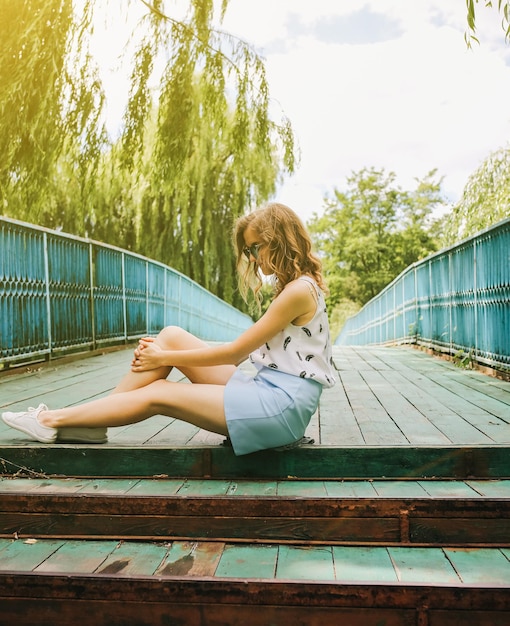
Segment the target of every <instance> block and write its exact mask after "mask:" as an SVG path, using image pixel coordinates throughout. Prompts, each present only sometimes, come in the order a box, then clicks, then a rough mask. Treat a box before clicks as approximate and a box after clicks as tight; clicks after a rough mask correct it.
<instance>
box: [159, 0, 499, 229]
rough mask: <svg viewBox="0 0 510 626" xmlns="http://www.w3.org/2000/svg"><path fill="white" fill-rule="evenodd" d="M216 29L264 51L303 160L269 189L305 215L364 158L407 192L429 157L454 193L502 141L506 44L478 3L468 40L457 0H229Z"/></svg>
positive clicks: (451, 197)
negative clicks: (472, 36)
mask: <svg viewBox="0 0 510 626" xmlns="http://www.w3.org/2000/svg"><path fill="white" fill-rule="evenodd" d="M171 4H172V3H171V2H170V3H169V6H170V5H171ZM221 28H222V30H225V31H227V32H229V33H231V34H233V35H236V36H238V37H240V38H242V39H244V40H245V41H247V42H249V43H250V44H251V45H252V46H253V47H254V48H255V50H256V51H257V52H258V53H259V54H260V55H261V56H262V57H263V59H264V61H265V67H266V71H267V78H268V82H269V93H270V95H271V111H272V116H273V119H275V121H276V120H278V119H279V118H280V117H281V116H282V115H285V116H287V117H288V118H289V119H290V121H291V124H292V127H293V130H294V133H295V136H296V139H297V144H298V146H299V152H300V163H299V166H298V169H297V171H296V173H295V174H294V175H293V176H292V177H287V178H286V180H285V182H284V184H283V185H282V186H281V188H280V189H279V190H278V193H277V195H276V198H275V199H276V200H278V201H280V202H283V203H285V204H288V205H289V206H291V207H292V208H293V209H294V210H296V212H297V213H298V214H299V215H300V216H301V217H302V219H303V220H304V221H307V220H308V219H310V218H311V217H312V216H313V214H314V213H317V214H319V215H320V214H321V213H322V211H323V208H324V198H325V197H326V196H332V195H333V191H334V189H335V188H336V189H339V190H345V189H346V188H347V178H348V177H349V176H351V175H352V173H353V172H357V171H359V170H361V169H363V168H365V167H367V168H370V167H374V168H376V169H382V170H384V171H385V172H386V173H390V172H394V173H395V175H396V182H397V184H398V185H399V186H401V187H402V189H405V190H409V191H410V190H413V189H414V188H415V187H416V179H422V178H424V177H425V176H426V175H427V174H428V172H429V171H431V170H432V169H436V168H437V171H438V177H443V183H442V191H443V195H444V196H445V198H446V200H447V203H448V204H449V205H452V204H455V203H456V202H457V201H458V200H459V199H460V197H461V195H462V190H463V188H464V186H465V184H466V182H467V180H468V178H469V176H470V175H471V174H473V173H474V172H475V170H476V169H477V168H478V167H479V166H480V165H481V164H482V162H483V161H484V160H485V159H486V158H487V157H488V156H489V154H490V153H491V152H493V151H495V150H497V149H499V148H501V147H507V146H508V145H509V140H510V44H506V43H505V38H504V32H503V29H502V27H501V18H500V15H499V13H498V11H497V10H496V9H486V8H485V7H484V6H483V3H479V5H478V9H477V36H478V38H479V40H480V44H477V43H474V44H473V47H472V49H468V48H467V46H466V42H465V40H464V34H465V31H466V28H467V23H466V2H465V0H412V2H411V1H409V0H365V1H364V2H360V1H357V0H313V2H312V1H311V0H230V2H229V5H228V9H227V12H226V15H225V18H224V20H223V23H222V24H221Z"/></svg>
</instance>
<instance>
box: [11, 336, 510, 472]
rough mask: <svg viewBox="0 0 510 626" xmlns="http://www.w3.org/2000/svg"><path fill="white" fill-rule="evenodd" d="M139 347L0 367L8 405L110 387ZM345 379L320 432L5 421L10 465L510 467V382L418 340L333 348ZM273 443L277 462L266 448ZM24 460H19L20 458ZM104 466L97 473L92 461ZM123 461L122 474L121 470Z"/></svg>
mask: <svg viewBox="0 0 510 626" xmlns="http://www.w3.org/2000/svg"><path fill="white" fill-rule="evenodd" d="M130 358H131V350H122V351H118V352H111V353H109V354H104V355H101V356H95V357H90V358H84V359H81V360H77V361H74V362H72V363H66V364H59V363H58V362H55V363H53V364H51V365H49V366H45V367H42V368H40V369H39V368H38V367H37V366H34V368H33V369H31V370H29V371H26V372H24V373H20V374H15V375H8V376H5V377H2V378H0V410H5V409H9V410H21V409H23V408H25V407H27V406H28V405H30V406H37V404H38V403H39V402H41V401H43V402H45V403H46V404H47V405H48V406H50V407H56V406H69V405H71V404H77V403H80V402H83V401H86V400H89V399H92V398H97V397H100V396H102V395H104V394H107V393H108V392H109V391H110V390H111V389H112V388H113V387H114V386H115V384H116V382H117V381H118V380H119V379H120V378H121V376H122V375H123V373H124V372H125V371H126V368H127V364H128V363H129V361H130ZM334 358H335V363H336V366H337V369H338V383H337V385H336V386H335V387H334V388H333V389H329V390H325V391H324V393H323V396H322V399H321V403H320V407H319V410H318V412H317V413H316V415H315V416H314V418H313V419H312V422H311V424H310V426H309V428H308V431H307V435H309V436H311V437H313V438H314V439H315V444H314V445H312V446H307V447H304V448H301V449H300V450H296V451H293V452H292V453H285V454H283V455H282V454H280V455H279V456H278V457H276V460H274V459H275V454H276V453H258V454H255V455H248V456H247V457H238V458H235V457H234V455H233V454H232V451H231V450H230V449H226V448H225V447H224V446H221V443H222V441H223V439H224V438H223V437H221V436H218V435H215V434H211V433H208V432H205V431H203V430H200V429H198V428H196V427H194V426H191V425H189V424H186V423H184V422H181V421H179V420H171V419H168V418H166V417H163V416H157V417H153V418H151V419H149V420H146V421H145V422H142V423H140V424H135V425H132V426H126V427H120V428H111V429H109V437H108V444H106V445H103V446H81V448H82V453H81V454H79V455H77V454H76V449H77V448H80V446H75V445H63V444H58V445H55V446H45V445H43V444H37V443H34V442H31V441H29V439H28V438H27V437H25V436H24V435H23V434H21V433H17V432H16V431H13V430H12V429H9V428H8V427H7V426H5V425H4V424H3V423H0V450H1V451H2V454H0V456H1V458H2V459H3V463H4V471H5V472H8V473H15V472H17V471H18V470H21V469H22V468H24V467H26V468H27V469H29V470H35V471H41V472H44V473H46V474H64V475H79V476H81V475H90V474H91V473H92V475H97V476H108V475H129V476H133V475H140V476H147V475H148V476H151V475H155V474H166V475H177V476H200V475H205V476H213V477H236V478H239V477H243V476H244V477H246V478H249V477H260V478H264V477H273V478H285V477H287V476H288V475H292V476H298V477H302V478H331V477H335V478H337V477H344V478H349V477H355V478H377V477H378V476H383V477H400V478H415V477H449V478H464V477H465V476H468V477H470V476H471V477H480V478H486V477H491V476H495V477H498V478H501V477H510V458H509V454H508V451H507V447H508V446H510V383H508V382H505V381H501V380H498V379H496V378H491V377H488V376H485V375H483V374H481V373H479V372H476V371H470V370H463V369H459V368H457V367H456V366H454V365H453V364H452V363H449V362H446V361H443V360H441V359H438V358H434V357H431V356H429V355H426V354H424V353H422V352H420V351H417V350H413V349H411V348H340V347H336V348H335V355H334ZM268 454H270V456H271V458H272V459H273V461H272V463H271V464H270V465H268V464H267V463H266V462H265V461H263V460H261V459H263V457H264V455H265V456H267V455H268ZM18 466H19V467H18ZM94 472H95V473H94ZM112 472H114V474H112Z"/></svg>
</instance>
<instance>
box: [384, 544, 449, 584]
mask: <svg viewBox="0 0 510 626" xmlns="http://www.w3.org/2000/svg"><path fill="white" fill-rule="evenodd" d="M388 553H389V555H390V558H391V560H392V561H393V564H394V567H395V571H396V572H397V576H398V579H399V581H401V582H405V583H422V584H427V583H430V582H431V581H434V582H435V583H458V581H459V577H458V576H457V574H456V573H455V570H454V569H453V567H452V565H451V563H450V561H448V559H447V558H446V556H445V553H444V552H443V550H441V549H440V548H414V547H413V548H403V547H390V548H388Z"/></svg>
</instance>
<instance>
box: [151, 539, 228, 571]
mask: <svg viewBox="0 0 510 626" xmlns="http://www.w3.org/2000/svg"><path fill="white" fill-rule="evenodd" d="M223 549H224V544H223V543H220V542H217V543H212V542H200V541H197V542H189V541H174V542H173V543H172V546H171V547H170V549H169V551H168V553H167V555H166V557H165V559H164V561H163V562H162V563H161V565H160V567H159V568H158V569H157V571H156V575H157V576H214V574H215V572H216V568H217V567H218V562H219V560H220V558H221V555H222V554H223Z"/></svg>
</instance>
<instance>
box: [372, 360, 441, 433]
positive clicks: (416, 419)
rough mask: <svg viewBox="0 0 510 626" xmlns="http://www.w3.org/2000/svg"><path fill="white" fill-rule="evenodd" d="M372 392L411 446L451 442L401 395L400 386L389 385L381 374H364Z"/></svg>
mask: <svg viewBox="0 0 510 626" xmlns="http://www.w3.org/2000/svg"><path fill="white" fill-rule="evenodd" d="M363 378H364V380H365V381H366V383H367V384H368V385H369V387H370V389H371V391H372V392H373V394H374V395H375V397H376V398H377V399H378V401H379V402H380V404H381V406H382V407H384V409H385V410H386V411H387V413H388V414H389V416H390V417H391V420H392V421H393V422H394V423H395V425H396V426H397V427H398V428H399V430H400V431H402V433H403V434H404V435H405V437H406V439H407V441H409V443H411V444H420V445H428V444H432V445H441V444H448V443H450V440H449V439H448V437H446V435H444V433H443V432H441V430H440V429H438V428H437V426H435V425H434V424H433V423H432V422H430V421H429V420H428V419H427V418H426V417H425V415H423V413H422V412H421V411H420V410H419V409H418V408H417V407H416V406H415V405H414V404H413V403H412V402H409V400H408V399H407V398H406V397H405V394H403V393H401V389H400V387H398V386H393V385H388V381H387V380H386V378H384V376H383V375H382V374H381V372H376V371H374V372H363Z"/></svg>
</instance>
